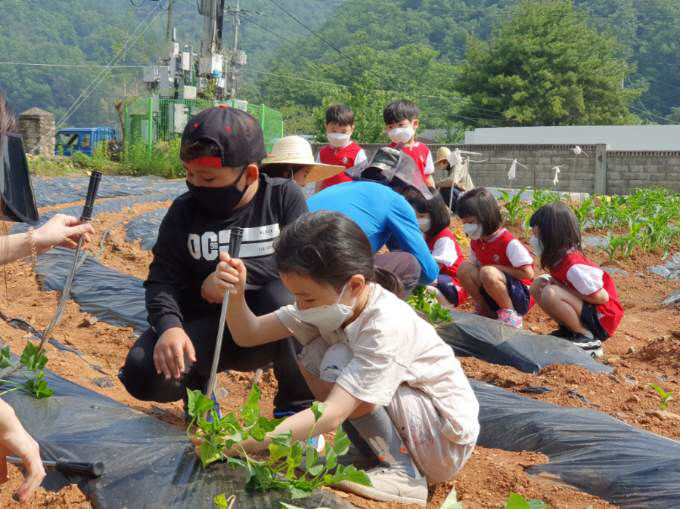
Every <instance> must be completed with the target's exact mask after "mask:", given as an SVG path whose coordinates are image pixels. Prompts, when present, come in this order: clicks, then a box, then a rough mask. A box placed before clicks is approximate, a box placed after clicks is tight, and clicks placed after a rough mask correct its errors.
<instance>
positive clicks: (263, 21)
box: [0, 0, 340, 126]
mask: <svg viewBox="0 0 680 509" xmlns="http://www.w3.org/2000/svg"><path fill="white" fill-rule="evenodd" d="M339 3H340V1H339V0H330V1H319V0H286V1H285V5H286V6H287V9H288V10H289V11H290V12H291V13H292V14H294V15H296V16H301V17H304V18H305V20H306V23H308V24H309V26H310V27H312V28H318V27H319V26H320V25H321V24H322V23H323V22H324V21H325V19H326V17H327V16H328V14H329V13H330V12H332V11H333V9H334V8H335V7H336V6H337V5H338V4H339ZM133 4H134V5H133ZM164 7H167V0H161V1H160V2H158V1H153V0H133V2H131V1H130V0H50V1H49V2H45V1H42V0H3V1H2V5H1V6H0V8H1V13H0V55H1V56H0V90H2V91H3V92H4V93H5V94H6V95H7V96H8V99H9V102H10V104H11V106H12V108H13V109H14V110H15V111H16V112H21V111H24V110H26V109H28V108H31V107H33V106H39V107H41V108H44V109H47V110H49V111H52V112H53V113H55V115H56V116H57V120H59V118H60V117H61V116H62V115H63V113H64V112H65V111H66V110H67V109H68V108H69V106H70V105H71V104H72V103H73V101H74V100H75V99H76V98H77V97H78V96H79V95H80V94H81V92H83V91H84V90H86V89H87V87H88V86H89V85H90V83H91V82H92V80H93V79H94V78H95V77H96V76H97V75H98V74H99V73H100V72H101V67H100V66H103V65H106V64H108V63H109V61H111V59H112V58H113V57H114V56H115V55H116V54H118V52H119V51H121V50H123V48H124V46H125V44H126V42H129V43H130V47H129V49H128V50H127V51H125V56H124V57H123V58H121V60H120V62H118V65H119V66H125V65H132V66H140V65H146V64H151V63H154V62H156V60H157V58H158V57H159V55H160V52H161V51H162V48H163V42H164V39H165V27H166V14H167V12H166V11H165V10H163V8H164ZM241 7H242V8H243V9H248V10H250V11H258V12H260V13H261V15H259V16H258V15H256V14H255V12H253V13H252V15H249V16H245V17H244V18H243V20H242V32H243V38H242V47H243V49H245V50H246V51H248V52H249V68H248V70H247V71H245V72H244V80H248V81H249V82H252V81H255V80H256V79H257V77H258V76H259V77H261V76H263V75H262V74H257V73H256V71H258V70H260V71H261V70H265V69H266V68H267V64H268V59H269V58H271V57H273V56H275V55H277V54H278V52H279V51H281V50H282V49H283V47H284V46H286V47H291V46H292V45H291V41H293V42H294V41H295V40H296V39H298V37H300V36H304V35H309V33H308V32H304V31H302V32H301V28H300V26H299V25H297V24H296V23H295V22H294V21H293V20H292V19H291V18H289V17H287V16H285V15H282V13H281V12H280V11H278V10H277V8H276V7H275V6H274V5H273V4H272V3H270V2H268V1H266V0H242V2H241ZM310 13H313V15H312V14H310ZM174 19H175V22H174V24H175V26H176V28H177V36H178V39H179V40H180V41H181V43H183V44H184V43H187V44H194V47H196V48H198V42H199V37H200V33H201V30H202V27H203V21H202V18H201V17H200V16H199V15H198V11H197V9H196V1H195V0H176V1H175V16H174ZM136 29H137V30H136ZM135 34H139V37H136V36H135ZM231 34H232V28H231V20H230V18H229V17H225V42H226V43H227V44H231V37H232V35H231ZM284 38H285V39H284ZM286 41H288V42H286ZM29 63H30V64H35V63H39V64H51V65H55V64H56V65H58V66H57V67H54V66H31V65H27V64H29ZM140 78H141V68H139V67H116V68H114V69H113V70H112V72H111V73H110V74H109V75H107V77H106V79H104V80H103V81H102V82H101V84H100V85H99V86H98V87H97V88H96V89H95V90H94V92H93V93H92V95H91V96H90V98H89V99H88V100H87V101H85V102H84V103H83V105H82V106H81V107H80V108H79V109H78V110H77V111H76V112H75V114H74V115H73V116H72V117H71V118H70V120H69V124H72V125H81V126H82V125H94V124H109V125H114V116H113V101H114V100H115V99H116V98H117V97H120V96H121V95H123V94H124V93H135V92H143V90H144V89H143V86H142V85H141V84H140V83H139V80H140ZM244 93H249V94H252V87H251V90H250V92H248V87H247V86H246V87H245V89H244Z"/></svg>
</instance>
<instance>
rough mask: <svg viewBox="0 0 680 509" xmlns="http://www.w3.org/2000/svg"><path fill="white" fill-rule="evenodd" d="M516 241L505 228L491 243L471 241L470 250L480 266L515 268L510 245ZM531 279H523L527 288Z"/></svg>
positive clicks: (479, 240)
mask: <svg viewBox="0 0 680 509" xmlns="http://www.w3.org/2000/svg"><path fill="white" fill-rule="evenodd" d="M513 240H515V237H514V236H513V235H512V233H510V232H509V231H508V230H506V229H505V228H503V231H502V232H501V234H500V235H499V236H498V237H496V238H495V239H493V240H490V241H489V242H485V241H483V240H481V239H478V240H471V241H470V249H472V252H473V253H474V254H475V256H476V257H477V260H479V263H480V265H482V266H483V265H503V266H505V267H512V268H514V266H513V264H512V262H511V261H510V259H509V258H508V244H510V242H512V241H513ZM531 282H532V280H531V279H522V283H523V284H525V285H526V286H529V285H531Z"/></svg>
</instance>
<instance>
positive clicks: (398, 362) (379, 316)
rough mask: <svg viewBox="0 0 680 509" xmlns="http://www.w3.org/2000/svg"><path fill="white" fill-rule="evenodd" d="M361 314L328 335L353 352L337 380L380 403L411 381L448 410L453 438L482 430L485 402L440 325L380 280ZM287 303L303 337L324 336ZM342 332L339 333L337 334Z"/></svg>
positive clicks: (290, 320) (287, 314)
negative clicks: (422, 315)
mask: <svg viewBox="0 0 680 509" xmlns="http://www.w3.org/2000/svg"><path fill="white" fill-rule="evenodd" d="M369 289H370V292H369V297H368V302H367V303H366V307H365V308H364V310H363V311H362V312H361V314H360V315H359V316H358V317H357V318H356V319H355V320H354V321H353V322H352V323H350V324H349V325H347V327H345V329H344V330H342V329H341V330H338V331H337V333H334V334H333V335H332V336H333V337H329V338H326V337H325V335H324V336H322V337H323V339H324V340H325V341H327V342H328V343H329V344H333V343H335V342H337V340H338V339H340V341H342V342H344V343H345V344H346V345H347V346H348V347H349V349H350V350H351V351H352V354H353V357H352V359H351V360H350V361H349V364H347V366H346V367H345V368H344V369H343V371H342V373H341V374H340V375H339V377H338V379H337V381H336V383H337V384H338V385H339V386H340V387H342V388H343V389H344V390H346V391H347V392H348V393H350V394H351V395H352V396H354V397H355V398H357V399H359V400H361V401H365V402H367V403H372V404H375V405H379V406H387V405H389V404H390V402H391V401H392V398H393V397H394V394H395V392H396V391H397V388H398V387H399V386H400V385H401V384H403V383H405V384H408V385H409V386H411V387H413V388H415V389H419V390H421V391H422V392H423V393H424V394H425V395H426V396H428V397H429V398H430V399H431V400H432V403H433V404H434V406H435V407H436V408H437V410H438V411H439V413H440V414H441V416H442V420H443V421H444V422H443V423H442V433H444V435H445V436H446V437H447V438H448V439H449V440H450V441H451V442H453V443H457V444H467V443H472V442H474V441H475V440H476V438H477V435H478V434H479V422H478V420H477V416H478V414H479V404H478V403H477V398H476V397H475V394H474V392H473V391H472V388H471V387H470V383H469V382H468V379H467V377H466V376H465V373H464V372H463V369H462V367H461V365H460V362H458V359H456V357H455V355H454V354H453V350H452V349H451V347H450V346H448V345H447V344H446V343H444V341H443V340H442V339H441V338H440V337H439V335H438V334H437V332H436V331H435V329H434V327H432V325H430V324H429V323H427V322H426V321H425V320H423V319H422V318H420V317H419V316H418V315H417V314H416V312H415V311H414V310H413V309H412V308H411V306H409V305H408V304H407V303H406V302H404V301H402V300H401V299H399V298H398V297H397V296H396V295H394V294H393V293H391V292H389V291H387V290H385V289H384V288H382V287H381V286H380V285H378V284H376V283H370V284H369ZM292 309H293V306H284V307H282V308H280V309H279V310H277V311H276V316H277V317H278V318H279V320H281V323H283V324H284V325H285V326H286V328H288V330H290V332H291V333H292V334H293V335H294V336H295V337H296V338H297V339H298V340H299V341H300V342H301V343H302V344H307V343H309V342H310V341H312V340H313V339H315V338H317V337H319V336H320V333H319V330H318V329H317V328H316V327H314V326H312V325H309V324H306V323H303V322H300V321H299V320H298V319H297V318H295V316H294V315H293V314H292V313H291V310H292ZM336 334H337V335H336Z"/></svg>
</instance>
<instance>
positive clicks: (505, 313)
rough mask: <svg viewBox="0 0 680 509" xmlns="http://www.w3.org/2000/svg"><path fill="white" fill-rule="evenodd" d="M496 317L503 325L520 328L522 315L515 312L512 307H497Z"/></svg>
mask: <svg viewBox="0 0 680 509" xmlns="http://www.w3.org/2000/svg"><path fill="white" fill-rule="evenodd" d="M497 314H498V319H499V320H500V321H501V322H503V323H504V324H505V325H508V326H510V327H514V328H515V329H521V328H522V316H521V315H519V314H517V311H515V310H514V309H499V310H498V313H497Z"/></svg>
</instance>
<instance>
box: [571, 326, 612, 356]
mask: <svg viewBox="0 0 680 509" xmlns="http://www.w3.org/2000/svg"><path fill="white" fill-rule="evenodd" d="M569 341H571V342H572V343H573V344H574V345H576V346H578V347H579V348H582V349H583V350H584V351H586V352H588V353H589V354H590V355H592V356H593V357H596V358H600V357H602V356H603V355H604V350H603V349H602V341H600V340H599V339H595V338H594V337H593V335H592V333H590V332H587V333H586V334H574V335H573V336H572V337H571V338H569Z"/></svg>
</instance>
